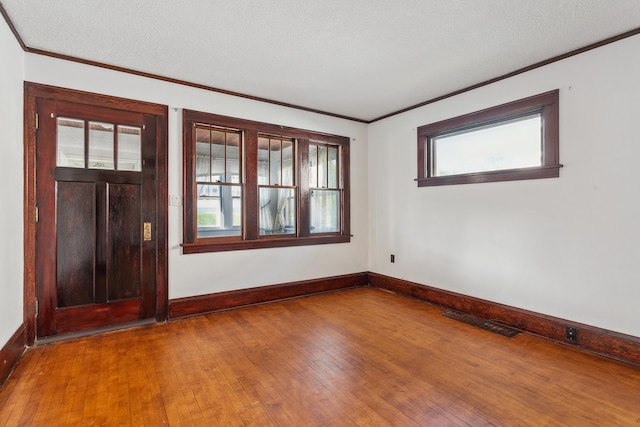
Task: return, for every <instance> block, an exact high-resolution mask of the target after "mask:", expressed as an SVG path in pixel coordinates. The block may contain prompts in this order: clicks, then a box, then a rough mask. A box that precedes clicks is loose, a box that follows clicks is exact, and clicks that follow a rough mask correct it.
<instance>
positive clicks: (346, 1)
mask: <svg viewBox="0 0 640 427" xmlns="http://www.w3.org/2000/svg"><path fill="white" fill-rule="evenodd" d="M0 4H2V6H3V7H4V9H5V11H6V12H7V15H8V17H9V19H10V20H11V22H12V23H13V25H14V27H15V29H16V30H17V33H18V34H19V36H20V37H21V39H22V40H23V42H24V44H25V45H26V46H27V47H28V48H31V49H38V50H44V51H47V52H51V53H55V54H61V55H69V56H72V57H76V58H81V59H84V60H90V61H97V62H100V63H104V64H109V65H114V66H118V67H124V68H128V69H131V70H135V71H141V72H146V73H151V74H156V75H160V76H164V77H168V78H172V79H179V80H184V81H188V82H192V83H196V84H202V85H206V86H211V87H215V88H218V89H222V90H226V91H233V92H239V93H242V94H246V95H250V96H254V97H260V98H266V99H270V100H274V101H278V102H283V103H288V104H293V105H296V106H301V107H306V108H310V109H315V110H321V111H325V112H330V113H333V114H338V115H343V116H348V117H353V118H357V119H362V120H372V119H375V118H378V117H380V116H383V115H386V114H388V113H391V112H394V111H397V110H400V109H403V108H406V107H409V106H411V105H415V104H418V103H420V102H423V101H426V100H429V99H433V98H436V97H438V96H442V95H445V94H447V93H451V92H454V91H457V90H460V89H463V88H466V87H468V86H471V85H474V84H477V83H480V82H483V81H486V80H489V79H492V78H495V77H498V76H501V75H504V74H507V73H510V72H512V71H515V70H518V69H520V68H523V67H527V66H529V65H532V64H535V63H537V62H540V61H543V60H546V59H549V58H552V57H554V56H557V55H561V54H564V53H566V52H569V51H571V50H574V49H578V48H581V47H584V46H587V45H589V44H592V43H595V42H599V41H601V40H603V39H606V38H609V37H612V36H616V35H618V34H621V33H624V32H626V31H629V30H633V29H636V28H638V27H640V1H639V0H561V1H558V0H482V1H480V0H319V1H303V0H272V1H265V0H262V1H260V0H191V1H186V0H174V1H166V0H136V1H130V0H91V1H89V0H56V1H42V0H0Z"/></svg>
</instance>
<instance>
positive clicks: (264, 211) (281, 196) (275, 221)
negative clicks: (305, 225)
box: [260, 187, 296, 236]
mask: <svg viewBox="0 0 640 427" xmlns="http://www.w3.org/2000/svg"><path fill="white" fill-rule="evenodd" d="M295 233H296V193H295V189H293V188H265V187H262V188H260V235H263V236H264V235H273V234H295Z"/></svg>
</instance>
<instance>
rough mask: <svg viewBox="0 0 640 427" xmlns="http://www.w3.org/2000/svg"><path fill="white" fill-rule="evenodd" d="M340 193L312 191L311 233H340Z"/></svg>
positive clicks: (334, 191) (337, 191)
mask: <svg viewBox="0 0 640 427" xmlns="http://www.w3.org/2000/svg"><path fill="white" fill-rule="evenodd" d="M339 218H340V191H339V190H312V191H311V230H310V231H311V233H337V232H339V231H340V221H339Z"/></svg>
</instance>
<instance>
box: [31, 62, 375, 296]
mask: <svg viewBox="0 0 640 427" xmlns="http://www.w3.org/2000/svg"><path fill="white" fill-rule="evenodd" d="M26 80H27V81H31V82H37V83H44V84H50V85H56V86H62V87H66V88H71V89H78V90H84V91H90V92H96V93H102V94H107V95H112V96H119V97H125V98H131V99H138V100H143V101H148V102H155V103H159V104H165V105H168V106H169V107H170V109H169V113H170V115H169V194H171V195H182V148H181V147H182V130H181V129H182V125H181V117H182V111H181V109H182V108H185V109H192V110H198V111H205V112H211V113H217V114H224V115H228V116H234V117H241V118H244V119H250V120H258V121H262V122H268V123H275V124H280V125H285V126H293V127H297V128H302V129H308V130H313V131H320V132H327V133H332V134H337V135H342V136H348V137H351V138H353V139H352V142H351V173H352V174H351V194H352V198H351V203H352V209H351V224H352V233H353V234H354V237H353V238H352V241H351V242H350V243H346V244H332V245H317V246H305V247H294V248H275V249H257V250H246V251H234V252H219V253H208V254H192V255H182V251H181V249H180V246H179V245H180V243H181V242H182V207H181V206H170V207H169V298H179V297H185V296H193V295H201V294H207V293H213V292H221V291H226V290H233V289H241V288H249V287H254V286H263V285H271V284H277V283H283V282H292V281H298V280H305V279H312V278H318V277H327V276H334V275H341V274H349V273H356V272H362V271H366V270H367V220H368V216H367V126H366V125H365V124H362V123H357V122H353V121H348V120H342V119H337V118H333V117H329V116H324V115H319V114H314V113H309V112H305V111H300V110H295V109H291V108H285V107H280V106H275V105H271V104H267V103H261V102H256V101H251V100H247V99H243V98H237V97H232V96H227V95H222V94H219V93H214V92H210V91H204V90H200V89H194V88H189V87H185V86H181V85H175V84H170V83H166V82H162V81H158V80H153V79H147V78H143V77H138V76H134V75H130V74H125V73H119V72H115V71H111V70H106V69H101V68H96V67H91V66H88V65H82V64H77V63H73V62H67V61H62V60H58V59H53V58H48V57H44V56H40V55H33V54H27V55H26Z"/></svg>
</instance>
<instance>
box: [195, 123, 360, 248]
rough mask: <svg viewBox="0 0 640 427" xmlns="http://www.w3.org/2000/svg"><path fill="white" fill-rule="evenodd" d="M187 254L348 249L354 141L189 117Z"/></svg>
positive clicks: (293, 129)
mask: <svg viewBox="0 0 640 427" xmlns="http://www.w3.org/2000/svg"><path fill="white" fill-rule="evenodd" d="M183 125H184V141H183V153H184V168H185V171H184V172H185V189H184V198H185V203H184V243H183V252H184V253H195V252H210V251H226V250H238V249H253V248H268V247H280V246H296V245H310V244H321V243H343V242H348V241H349V240H350V234H349V212H350V209H349V169H348V164H349V139H348V138H346V137H340V136H335V135H329V134H323V133H317V132H310V131H306V130H301V129H295V128H287V127H284V126H279V125H273V124H268V123H259V122H253V121H249V120H243V119H237V118H233V117H226V116H219V115H215V114H207V113H201V112H196V111H189V110H185V111H184V112H183Z"/></svg>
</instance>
